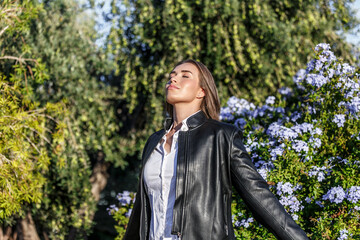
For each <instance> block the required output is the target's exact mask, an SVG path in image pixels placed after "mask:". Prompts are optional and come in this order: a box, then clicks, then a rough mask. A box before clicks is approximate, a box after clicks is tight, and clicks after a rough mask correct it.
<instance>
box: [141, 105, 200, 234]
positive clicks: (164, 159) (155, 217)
mask: <svg viewBox="0 0 360 240" xmlns="http://www.w3.org/2000/svg"><path fill="white" fill-rule="evenodd" d="M199 111H200V110H199ZM199 111H198V112H199ZM196 113H197V112H196ZM194 114H195V113H194ZM194 114H192V115H194ZM192 115H190V116H192ZM190 116H189V117H190ZM189 117H187V118H185V119H184V120H183V121H182V126H181V128H180V129H179V130H178V131H176V132H175V133H174V135H173V139H172V143H171V149H170V152H169V153H166V151H165V142H166V134H167V133H168V132H169V131H170V129H171V128H172V126H173V125H171V127H170V128H169V130H167V131H166V133H165V135H164V136H163V138H162V139H161V140H160V141H159V143H158V144H157V146H156V148H155V149H154V151H153V152H152V154H151V155H150V157H149V160H148V161H147V162H146V164H145V167H144V182H145V184H146V186H147V190H148V195H149V200H150V206H151V221H150V236H149V240H174V239H178V237H177V236H176V235H172V234H171V227H172V217H173V208H174V202H175V183H176V165H177V164H176V163H177V152H178V151H177V150H178V135H179V132H180V131H187V130H189V128H188V126H187V124H186V120H187V119H188V118H189Z"/></svg>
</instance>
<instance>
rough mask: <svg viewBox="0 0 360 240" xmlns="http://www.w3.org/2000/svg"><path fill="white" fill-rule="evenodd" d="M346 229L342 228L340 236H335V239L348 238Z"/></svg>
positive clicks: (342, 239) (343, 239)
mask: <svg viewBox="0 0 360 240" xmlns="http://www.w3.org/2000/svg"><path fill="white" fill-rule="evenodd" d="M348 233H349V232H348V230H346V229H342V230H340V237H338V238H337V240H345V239H347V238H348Z"/></svg>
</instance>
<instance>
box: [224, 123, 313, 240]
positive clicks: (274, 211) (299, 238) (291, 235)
mask: <svg viewBox="0 0 360 240" xmlns="http://www.w3.org/2000/svg"><path fill="white" fill-rule="evenodd" d="M230 171H231V181H232V184H233V185H234V187H235V189H236V190H237V192H238V193H239V194H240V196H241V197H242V199H243V200H244V202H245V203H246V205H247V206H248V207H249V208H250V210H251V212H252V213H253V216H254V217H255V219H256V220H257V221H258V222H260V223H261V224H262V225H264V226H265V227H266V228H267V229H268V230H269V231H270V232H272V233H273V234H274V235H275V236H276V237H277V238H278V239H283V240H288V239H289V240H295V239H296V240H303V239H309V238H308V237H307V236H306V234H305V232H304V231H303V230H302V229H301V228H300V227H299V226H298V225H297V224H296V223H295V221H294V220H293V219H292V218H291V216H290V215H289V214H288V213H287V212H286V210H285V209H284V207H283V206H282V205H281V204H280V202H279V201H278V199H277V198H276V197H275V195H274V194H273V193H272V192H271V191H270V190H269V187H268V184H267V183H266V182H265V180H264V179H263V178H262V177H261V175H260V174H259V173H258V172H257V170H256V168H255V166H254V164H253V163H252V161H251V158H250V156H249V154H248V153H247V152H246V149H245V147H244V145H243V143H242V132H241V131H240V130H237V131H236V132H235V133H234V134H233V139H232V147H231V160H230Z"/></svg>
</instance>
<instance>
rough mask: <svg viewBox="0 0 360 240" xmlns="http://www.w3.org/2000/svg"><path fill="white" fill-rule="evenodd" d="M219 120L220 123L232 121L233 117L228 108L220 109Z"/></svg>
mask: <svg viewBox="0 0 360 240" xmlns="http://www.w3.org/2000/svg"><path fill="white" fill-rule="evenodd" d="M220 120H221V121H224V120H225V121H232V120H234V116H233V115H232V112H231V109H230V108H229V107H223V108H221V109H220Z"/></svg>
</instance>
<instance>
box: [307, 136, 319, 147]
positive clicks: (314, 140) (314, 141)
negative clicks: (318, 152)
mask: <svg viewBox="0 0 360 240" xmlns="http://www.w3.org/2000/svg"><path fill="white" fill-rule="evenodd" d="M309 143H310V145H311V146H312V147H313V148H319V147H321V140H320V138H314V137H310V139H309Z"/></svg>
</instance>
